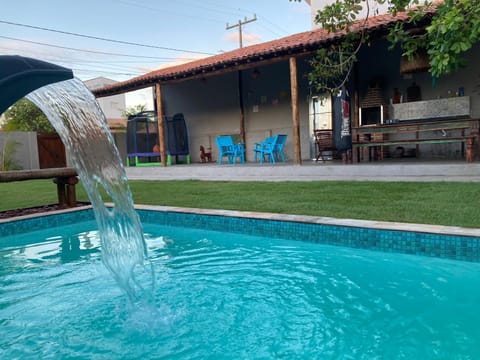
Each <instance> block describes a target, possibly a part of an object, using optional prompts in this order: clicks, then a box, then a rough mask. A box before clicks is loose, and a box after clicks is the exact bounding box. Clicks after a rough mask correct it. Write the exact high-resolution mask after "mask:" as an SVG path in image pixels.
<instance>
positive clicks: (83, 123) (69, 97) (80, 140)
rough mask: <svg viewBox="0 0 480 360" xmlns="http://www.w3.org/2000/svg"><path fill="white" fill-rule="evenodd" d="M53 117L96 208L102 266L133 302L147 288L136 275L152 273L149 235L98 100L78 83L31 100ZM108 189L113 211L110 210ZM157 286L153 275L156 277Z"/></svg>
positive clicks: (59, 85) (49, 87)
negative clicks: (141, 219) (136, 209)
mask: <svg viewBox="0 0 480 360" xmlns="http://www.w3.org/2000/svg"><path fill="white" fill-rule="evenodd" d="M27 98H28V99H29V100H31V101H32V102H33V103H35V105H37V106H38V107H39V108H40V109H41V110H42V111H43V112H44V113H45V114H46V116H47V117H48V119H49V120H50V122H51V123H52V125H53V126H54V128H55V129H56V131H57V132H58V134H59V136H60V138H61V139H62V141H63V143H64V144H65V149H66V151H67V154H68V156H69V159H70V161H71V162H72V164H73V166H74V167H75V168H76V169H77V172H78V175H79V177H80V180H81V181H82V184H83V186H84V188H85V190H86V191H87V194H88V196H89V198H90V201H91V202H92V206H93V210H94V213H95V218H96V221H97V223H98V228H99V233H100V239H101V246H102V260H103V262H104V264H105V265H106V267H107V268H108V269H109V270H110V271H111V273H112V274H113V276H114V277H115V279H116V281H117V282H118V283H119V285H120V286H121V287H122V288H123V289H124V290H125V292H126V293H127V294H128V296H129V298H130V299H131V300H134V299H135V298H136V297H137V295H138V292H139V289H140V288H141V287H140V285H139V284H138V283H137V282H136V280H135V275H134V274H135V272H136V271H145V270H149V269H150V268H149V266H148V261H147V256H146V244H145V240H144V237H143V230H142V226H141V223H140V220H139V217H138V215H137V213H136V212H135V209H134V207H133V201H132V195H131V192H130V188H129V186H128V183H127V177H126V174H125V169H124V167H123V165H122V161H121V158H120V155H119V152H118V149H117V147H116V146H115V143H114V140H113V137H112V135H111V133H110V131H109V129H108V125H107V121H106V119H105V115H104V114H103V112H102V110H101V109H100V107H99V105H98V103H97V101H96V100H95V97H94V96H93V94H92V93H91V92H90V91H89V90H88V89H87V87H86V86H85V85H84V84H83V82H81V81H80V80H78V79H76V78H74V79H71V80H67V81H62V82H58V83H54V84H50V85H46V86H43V87H41V88H39V89H37V90H35V91H34V92H32V93H30V94H29V95H27ZM102 189H103V190H104V191H105V192H106V193H107V194H108V196H109V197H110V199H111V201H112V202H113V205H114V206H113V207H111V208H110V207H107V206H106V205H105V203H104V200H103V198H102ZM151 279H152V282H153V272H152V275H151Z"/></svg>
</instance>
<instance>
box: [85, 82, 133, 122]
mask: <svg viewBox="0 0 480 360" xmlns="http://www.w3.org/2000/svg"><path fill="white" fill-rule="evenodd" d="M116 83H117V81H115V80H112V79H108V78H105V77H96V78H94V79H90V80H86V81H85V82H84V84H85V86H87V87H88V88H89V89H90V91H95V90H96V89H101V88H103V87H105V86H109V85H115V84H116ZM97 101H98V104H99V105H100V108H101V109H102V111H103V113H104V114H105V117H106V118H107V123H108V126H109V127H110V129H111V130H112V131H114V130H116V129H122V128H123V129H124V128H125V126H126V119H125V117H124V115H123V114H124V112H125V109H126V105H125V94H115V95H112V96H107V97H103V98H98V99H97Z"/></svg>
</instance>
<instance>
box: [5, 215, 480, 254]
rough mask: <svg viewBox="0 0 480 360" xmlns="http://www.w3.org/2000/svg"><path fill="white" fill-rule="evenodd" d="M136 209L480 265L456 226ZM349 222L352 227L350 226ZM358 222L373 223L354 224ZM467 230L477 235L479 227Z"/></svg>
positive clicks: (33, 225)
mask: <svg viewBox="0 0 480 360" xmlns="http://www.w3.org/2000/svg"><path fill="white" fill-rule="evenodd" d="M137 211H138V214H139V216H140V218H141V220H142V222H144V223H151V224H157V225H163V226H188V227H189V228H197V229H205V230H215V231H226V232H232V233H239V234H246V235H254V236H268V237H273V238H282V239H289V240H298V241H308V242H314V243H321V244H329V245H337V246H347V247H352V248H362V249H370V250H378V251H383V252H395V253H404V254H414V255H422V256H430V257H439V258H448V259H455V260H463V261H472V262H480V236H476V235H475V236H472V235H462V234H461V233H462V230H463V229H460V230H459V231H458V228H455V229H457V232H460V234H455V233H453V234H446V233H441V232H439V231H436V232H435V231H434V232H428V231H406V230H398V229H395V226H394V223H392V226H391V227H392V229H385V228H384V227H385V226H386V225H385V224H387V225H388V224H389V223H375V222H366V221H364V222H362V221H356V220H345V219H331V218H317V217H303V216H293V215H279V214H264V213H243V212H230V211H221V210H203V209H185V208H170V207H143V208H141V209H137ZM91 220H94V214H93V211H92V210H91V209H83V210H79V211H70V212H66V213H57V214H46V215H44V216H40V217H32V218H27V219H18V220H13V221H7V222H0V237H1V236H11V235H15V234H20V233H25V232H29V231H35V230H41V229H45V228H46V227H56V226H64V225H69V224H75V223H78V222H83V221H91ZM349 223H352V225H348V224H349ZM358 223H361V224H363V223H365V224H371V225H368V226H358V225H357V226H355V225H354V224H358ZM378 224H380V225H378ZM419 227H421V226H419ZM443 228H446V229H450V228H448V227H443ZM443 228H442V229H443ZM452 229H454V228H452ZM466 230H468V229H466ZM453 232H454V231H453ZM466 232H467V233H473V234H477V233H478V234H480V230H478V229H477V230H473V231H466Z"/></svg>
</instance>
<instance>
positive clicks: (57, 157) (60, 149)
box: [37, 134, 67, 169]
mask: <svg viewBox="0 0 480 360" xmlns="http://www.w3.org/2000/svg"><path fill="white" fill-rule="evenodd" d="M37 144H38V160H39V163H40V169H46V168H57V167H66V166H67V157H66V155H65V146H64V145H63V142H62V140H60V137H59V136H58V135H57V134H37Z"/></svg>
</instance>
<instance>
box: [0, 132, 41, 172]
mask: <svg viewBox="0 0 480 360" xmlns="http://www.w3.org/2000/svg"><path fill="white" fill-rule="evenodd" d="M9 141H12V142H16V143H18V145H17V146H16V147H15V153H14V154H13V156H12V157H13V159H14V160H15V162H16V163H17V164H18V165H20V166H21V168H22V169H23V170H35V169H39V168H40V163H39V160H38V145H37V133H36V132H34V131H0V151H3V148H4V146H5V143H6V142H9Z"/></svg>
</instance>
